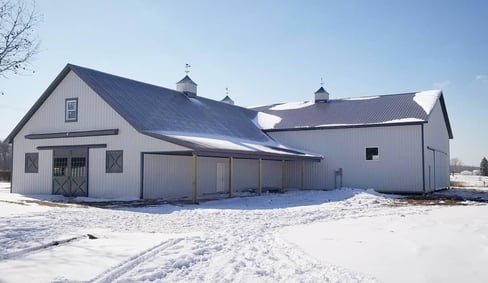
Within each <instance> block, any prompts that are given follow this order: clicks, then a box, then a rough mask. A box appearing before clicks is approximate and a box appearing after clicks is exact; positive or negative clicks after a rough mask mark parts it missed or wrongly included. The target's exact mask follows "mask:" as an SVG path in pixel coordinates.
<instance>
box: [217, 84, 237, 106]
mask: <svg viewBox="0 0 488 283" xmlns="http://www.w3.org/2000/svg"><path fill="white" fill-rule="evenodd" d="M220 102H223V103H227V104H231V105H234V100H232V98H230V96H229V88H228V87H226V88H225V97H224V98H223V99H222V100H221V101H220Z"/></svg>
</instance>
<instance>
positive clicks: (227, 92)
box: [225, 87, 229, 95]
mask: <svg viewBox="0 0 488 283" xmlns="http://www.w3.org/2000/svg"><path fill="white" fill-rule="evenodd" d="M225 95H229V88H228V87H226V88H225Z"/></svg>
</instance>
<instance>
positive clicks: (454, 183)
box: [450, 181, 467, 188]
mask: <svg viewBox="0 0 488 283" xmlns="http://www.w3.org/2000/svg"><path fill="white" fill-rule="evenodd" d="M450 186H451V187H454V188H462V187H467V186H466V184H465V183H464V182H461V181H451V182H450Z"/></svg>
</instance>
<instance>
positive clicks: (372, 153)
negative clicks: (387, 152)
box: [366, 147, 380, 160]
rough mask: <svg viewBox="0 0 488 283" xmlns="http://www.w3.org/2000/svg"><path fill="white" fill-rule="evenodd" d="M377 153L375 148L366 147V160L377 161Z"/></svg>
mask: <svg viewBox="0 0 488 283" xmlns="http://www.w3.org/2000/svg"><path fill="white" fill-rule="evenodd" d="M379 157H380V156H379V153H378V148H377V147H367V148H366V160H378V159H379Z"/></svg>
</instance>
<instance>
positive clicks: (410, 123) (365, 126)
mask: <svg viewBox="0 0 488 283" xmlns="http://www.w3.org/2000/svg"><path fill="white" fill-rule="evenodd" d="M425 123H427V121H414V122H403V123H381V124H380V123H378V124H361V125H341V126H315V127H314V126H311V127H297V128H279V129H263V131H264V132H289V131H314V130H328V129H351V128H371V127H394V126H412V125H420V124H425Z"/></svg>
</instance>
